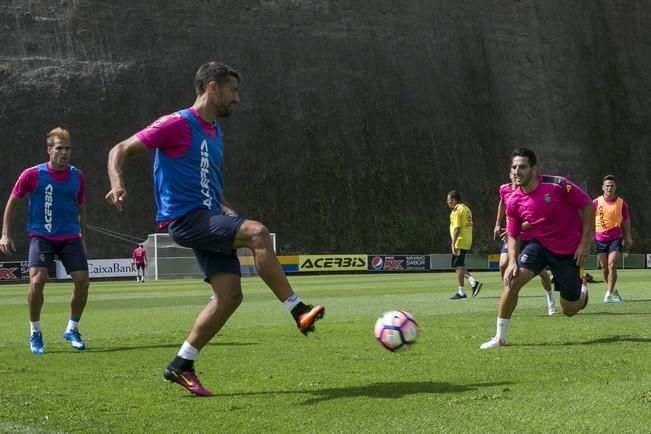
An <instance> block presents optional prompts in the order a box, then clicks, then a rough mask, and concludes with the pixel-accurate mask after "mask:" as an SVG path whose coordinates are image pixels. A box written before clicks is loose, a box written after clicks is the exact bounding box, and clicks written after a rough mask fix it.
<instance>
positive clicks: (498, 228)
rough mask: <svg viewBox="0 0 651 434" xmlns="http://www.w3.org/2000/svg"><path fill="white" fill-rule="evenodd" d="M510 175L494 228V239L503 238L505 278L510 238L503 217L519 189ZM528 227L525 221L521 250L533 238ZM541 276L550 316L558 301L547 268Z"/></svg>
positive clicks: (554, 313) (504, 185)
mask: <svg viewBox="0 0 651 434" xmlns="http://www.w3.org/2000/svg"><path fill="white" fill-rule="evenodd" d="M509 177H510V178H511V182H509V183H508V184H502V185H500V189H499V195H500V201H499V203H498V205H497V219H496V220H495V229H494V230H493V239H494V240H495V239H497V238H498V237H499V238H500V239H501V240H502V246H501V249H500V262H499V269H500V275H501V276H502V278H504V271H506V267H507V266H508V265H509V253H508V239H507V238H506V229H503V228H502V219H504V216H505V215H506V203H507V201H508V199H509V197H510V196H511V193H513V192H514V191H515V190H516V189H517V186H516V185H515V182H514V181H513V179H514V176H513V174H512V173H510V174H509ZM528 228H529V223H528V222H523V223H522V233H521V234H520V250H522V249H524V247H525V246H526V244H527V243H528V242H529V240H530V239H531V235H530V234H529V232H528V231H527V229H528ZM539 276H540V282H541V283H542V286H543V289H544V290H545V297H546V298H547V314H548V315H549V316H553V315H556V302H555V301H554V292H553V291H552V282H551V278H550V277H549V273H548V272H547V270H542V271H541V272H540V274H539Z"/></svg>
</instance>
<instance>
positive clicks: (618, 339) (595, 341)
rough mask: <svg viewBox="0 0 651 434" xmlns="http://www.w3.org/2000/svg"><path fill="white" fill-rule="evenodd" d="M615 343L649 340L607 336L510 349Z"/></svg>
mask: <svg viewBox="0 0 651 434" xmlns="http://www.w3.org/2000/svg"><path fill="white" fill-rule="evenodd" d="M617 342H638V343H643V344H648V343H651V338H643V337H640V336H631V335H615V336H608V337H604V338H599V339H592V340H589V341H583V342H544V343H535V344H515V345H511V344H509V346H510V347H563V346H575V345H594V344H614V343H617Z"/></svg>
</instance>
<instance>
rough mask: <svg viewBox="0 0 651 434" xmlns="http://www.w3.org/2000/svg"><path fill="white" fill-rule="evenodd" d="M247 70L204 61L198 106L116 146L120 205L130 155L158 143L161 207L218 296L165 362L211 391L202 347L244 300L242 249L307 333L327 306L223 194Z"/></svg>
mask: <svg viewBox="0 0 651 434" xmlns="http://www.w3.org/2000/svg"><path fill="white" fill-rule="evenodd" d="M239 84H240V74H239V73H238V72H237V71H235V70H234V69H232V68H231V67H229V66H226V65H223V64H221V63H217V62H210V63H206V64H204V65H202V66H201V67H199V69H198V70H197V73H196V75H195V80H194V85H195V92H196V95H197V97H196V100H195V102H194V104H193V105H192V107H190V108H187V109H184V110H180V111H178V112H176V113H172V114H170V115H167V116H163V117H161V118H160V119H158V120H157V121H155V122H154V123H153V124H151V125H150V126H149V127H147V128H145V129H144V130H142V131H140V132H138V133H136V134H135V135H133V136H131V137H130V138H128V139H126V140H124V141H122V142H120V143H118V144H117V145H115V146H114V147H113V149H111V151H110V152H109V161H108V172H109V179H110V181H111V191H109V192H108V194H107V195H106V200H107V201H108V203H109V204H111V205H113V206H116V207H117V208H118V209H121V207H122V204H123V202H124V200H125V198H126V197H127V192H126V190H125V186H124V179H123V178H124V177H123V167H124V163H125V161H126V159H127V157H129V156H132V155H135V154H139V153H144V152H146V151H147V150H150V149H153V150H155V153H156V157H155V162H154V184H155V193H156V204H157V205H158V214H157V216H156V220H157V221H158V222H159V224H160V226H161V227H166V228H167V230H168V233H169V234H170V237H171V238H172V239H173V240H174V241H175V242H176V243H178V244H180V245H181V246H184V247H189V248H192V249H193V250H194V254H195V256H196V258H197V261H198V262H199V266H200V268H201V269H202V271H203V273H204V276H205V281H206V282H208V283H209V284H210V285H211V287H212V289H213V292H214V295H215V297H214V298H213V299H211V300H210V302H209V303H208V304H207V305H206V307H205V308H204V309H203V310H202V311H201V313H199V316H198V317H197V319H196V320H195V323H194V326H193V327H192V330H191V331H190V334H189V335H188V336H187V338H186V340H185V342H184V343H183V345H182V346H181V348H180V350H179V351H178V353H177V355H176V358H175V359H174V360H173V361H172V362H171V363H170V364H169V365H168V366H167V368H165V370H164V371H163V376H164V378H165V379H166V380H168V381H171V382H175V383H178V384H179V385H181V386H182V387H184V388H185V389H187V390H188V391H190V392H191V393H193V394H195V395H199V396H211V395H212V392H210V391H209V390H207V389H206V388H204V387H203V386H202V385H201V383H200V382H199V379H198V378H197V376H196V374H195V371H194V362H195V360H196V359H197V357H198V356H199V352H200V351H201V349H202V348H203V347H204V346H205V345H206V344H207V343H208V342H209V341H210V340H211V339H212V338H213V337H214V336H215V335H216V334H217V332H218V331H219V330H220V329H221V328H222V327H223V326H224V324H225V323H226V321H227V320H228V318H229V317H230V316H231V315H232V314H233V312H235V310H236V309H237V308H238V306H239V305H240V303H241V302H242V288H241V282H240V264H239V260H238V259H237V255H236V253H235V252H236V249H237V248H240V247H247V248H249V249H251V250H252V251H253V255H254V259H255V266H256V270H257V272H258V274H259V275H260V277H261V278H262V279H263V280H264V281H265V283H266V284H267V286H269V288H270V289H271V290H272V292H273V293H274V294H275V295H276V297H277V298H278V299H279V300H280V301H281V302H282V303H283V305H284V306H285V307H286V308H287V310H288V311H289V312H291V314H292V316H293V317H294V320H295V321H296V325H297V326H298V329H299V330H300V332H301V333H303V334H305V335H307V333H308V332H311V331H313V330H314V323H315V322H316V321H317V320H318V319H320V318H322V317H323V315H324V313H325V307H324V306H322V305H318V306H312V305H306V304H304V303H303V302H302V301H301V298H300V297H299V296H298V295H297V294H295V293H294V291H293V290H292V288H291V286H290V284H289V282H288V281H287V276H285V273H284V272H283V270H282V268H281V266H280V263H279V262H278V258H277V257H276V254H275V252H274V250H273V245H272V241H271V236H270V234H269V230H268V229H267V228H266V227H265V226H264V225H263V224H262V223H260V222H257V221H254V220H249V219H246V218H244V217H242V216H239V215H237V213H236V212H235V211H234V210H233V207H231V206H230V205H229V204H228V203H227V202H226V200H225V199H224V191H223V190H224V181H223V173H224V157H223V154H224V144H223V137H222V130H221V128H220V126H219V124H218V123H217V119H218V118H221V117H228V116H230V114H231V112H232V111H233V108H234V106H235V105H236V104H237V103H239V100H240V97H239Z"/></svg>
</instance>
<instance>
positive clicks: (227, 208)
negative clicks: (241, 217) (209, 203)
mask: <svg viewBox="0 0 651 434" xmlns="http://www.w3.org/2000/svg"><path fill="white" fill-rule="evenodd" d="M222 211H223V212H224V214H226V215H237V211H235V208H233V206H232V205H231V204H230V202H228V201H227V200H226V199H225V198H222Z"/></svg>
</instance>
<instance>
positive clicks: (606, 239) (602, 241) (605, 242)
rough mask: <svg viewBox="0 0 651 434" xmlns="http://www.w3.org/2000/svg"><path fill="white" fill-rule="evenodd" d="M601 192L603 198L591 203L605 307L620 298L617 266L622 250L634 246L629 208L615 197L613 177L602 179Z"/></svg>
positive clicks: (615, 190)
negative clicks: (605, 285)
mask: <svg viewBox="0 0 651 434" xmlns="http://www.w3.org/2000/svg"><path fill="white" fill-rule="evenodd" d="M601 189H602V190H603V192H604V194H603V195H601V196H599V197H597V198H596V199H594V200H593V201H592V203H593V205H594V208H595V241H596V244H597V257H598V258H599V265H600V266H601V269H602V270H603V273H604V281H605V282H606V284H607V285H608V289H607V290H606V294H605V295H604V303H618V302H621V301H622V297H621V296H620V295H619V291H617V288H616V287H615V284H616V283H617V262H618V261H619V257H620V255H621V253H622V251H623V249H624V246H626V248H627V249H630V248H631V246H632V245H633V236H632V235H631V220H630V218H629V213H628V205H627V204H626V202H625V201H624V199H622V198H621V197H618V196H617V180H616V179H615V176H614V175H606V176H604V178H603V182H602V185H601ZM622 229H623V231H622Z"/></svg>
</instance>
